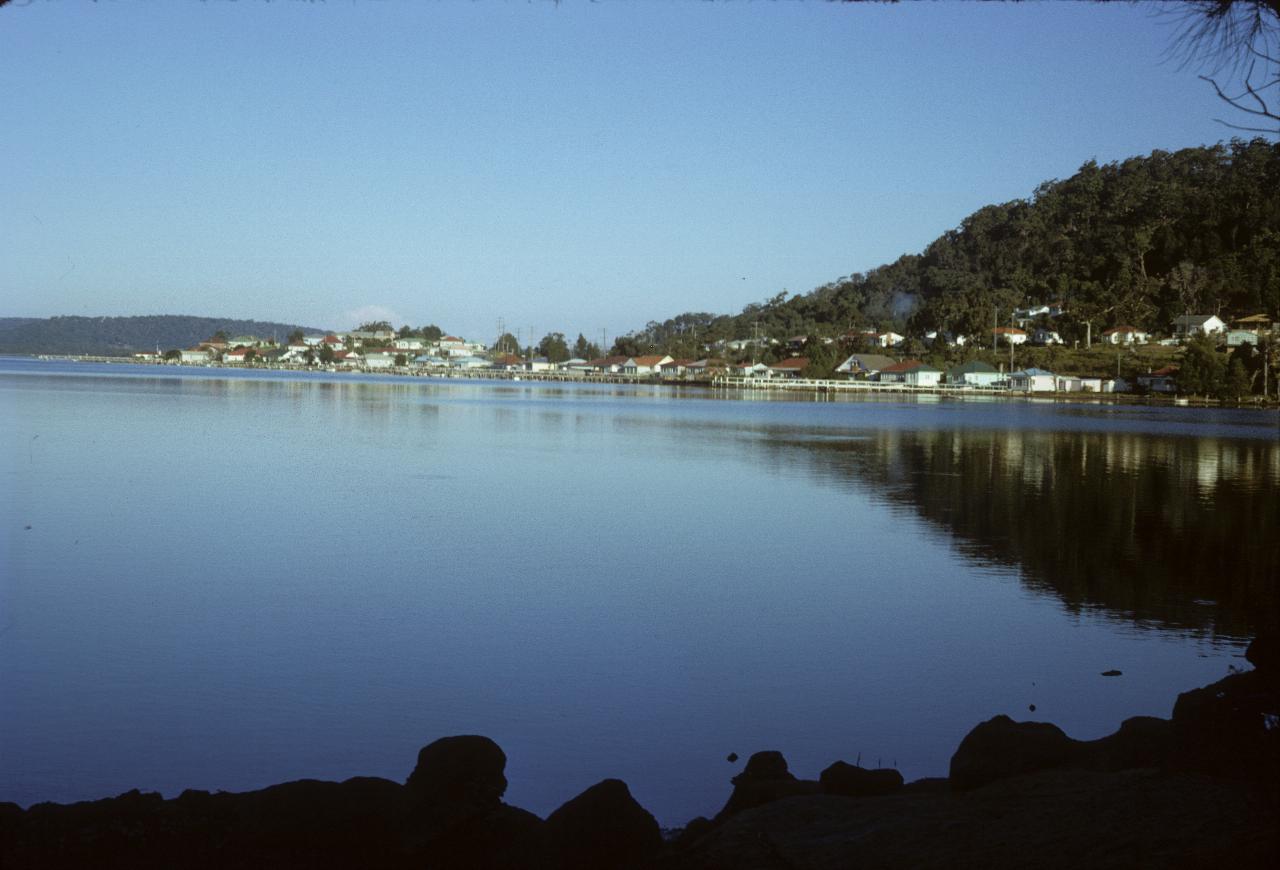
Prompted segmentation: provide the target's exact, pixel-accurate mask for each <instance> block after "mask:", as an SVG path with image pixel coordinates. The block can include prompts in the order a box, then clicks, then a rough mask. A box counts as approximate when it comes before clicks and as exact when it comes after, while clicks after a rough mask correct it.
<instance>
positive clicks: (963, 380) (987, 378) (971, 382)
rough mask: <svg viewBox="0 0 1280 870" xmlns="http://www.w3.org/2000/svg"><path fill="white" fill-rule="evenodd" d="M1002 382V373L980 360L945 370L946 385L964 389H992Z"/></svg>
mask: <svg viewBox="0 0 1280 870" xmlns="http://www.w3.org/2000/svg"><path fill="white" fill-rule="evenodd" d="M1003 380H1004V372H1000V371H997V370H996V368H995V366H993V365H991V364H990V363H984V362H982V361H981V360H973V361H971V362H967V363H965V364H964V365H960V366H955V367H953V368H949V369H947V383H949V384H957V385H960V386H966V387H994V386H995V385H996V384H997V383H998V382H1000V381H1003Z"/></svg>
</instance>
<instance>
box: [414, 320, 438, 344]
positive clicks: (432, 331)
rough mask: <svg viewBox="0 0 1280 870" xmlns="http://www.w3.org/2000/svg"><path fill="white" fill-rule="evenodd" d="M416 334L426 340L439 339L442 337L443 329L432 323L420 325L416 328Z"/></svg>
mask: <svg viewBox="0 0 1280 870" xmlns="http://www.w3.org/2000/svg"><path fill="white" fill-rule="evenodd" d="M418 335H421V336H422V337H423V338H425V339H426V340H427V341H439V340H440V339H442V338H444V330H442V329H441V328H440V327H438V326H436V325H435V324H434V323H432V324H430V325H428V326H423V327H421V328H420V329H419V330H418Z"/></svg>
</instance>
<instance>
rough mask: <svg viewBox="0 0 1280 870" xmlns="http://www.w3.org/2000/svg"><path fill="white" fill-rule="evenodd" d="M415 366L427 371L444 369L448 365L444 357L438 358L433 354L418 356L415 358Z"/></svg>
mask: <svg viewBox="0 0 1280 870" xmlns="http://www.w3.org/2000/svg"><path fill="white" fill-rule="evenodd" d="M413 364H414V365H416V366H421V367H422V368H426V369H435V368H441V369H442V368H444V367H445V366H447V365H448V363H447V362H446V361H445V359H444V357H441V356H436V355H435V354H433V353H422V354H418V355H417V356H415V357H414V358H413Z"/></svg>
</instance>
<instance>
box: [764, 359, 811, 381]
mask: <svg viewBox="0 0 1280 870" xmlns="http://www.w3.org/2000/svg"><path fill="white" fill-rule="evenodd" d="M808 365H809V358H808V357H807V356H793V357H791V358H790V359H784V360H782V361H781V362H778V363H775V364H774V365H771V366H769V375H770V377H775V378H798V377H800V375H801V374H802V373H803V371H804V369H805V367H806V366H808Z"/></svg>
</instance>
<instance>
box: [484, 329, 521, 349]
mask: <svg viewBox="0 0 1280 870" xmlns="http://www.w3.org/2000/svg"><path fill="white" fill-rule="evenodd" d="M491 350H492V351H493V352H494V353H519V352H520V342H518V341H516V337H515V336H514V335H512V334H511V333H509V332H504V333H502V336H501V337H500V338H499V339H498V340H497V342H495V343H494V345H493V347H492V348H491Z"/></svg>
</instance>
